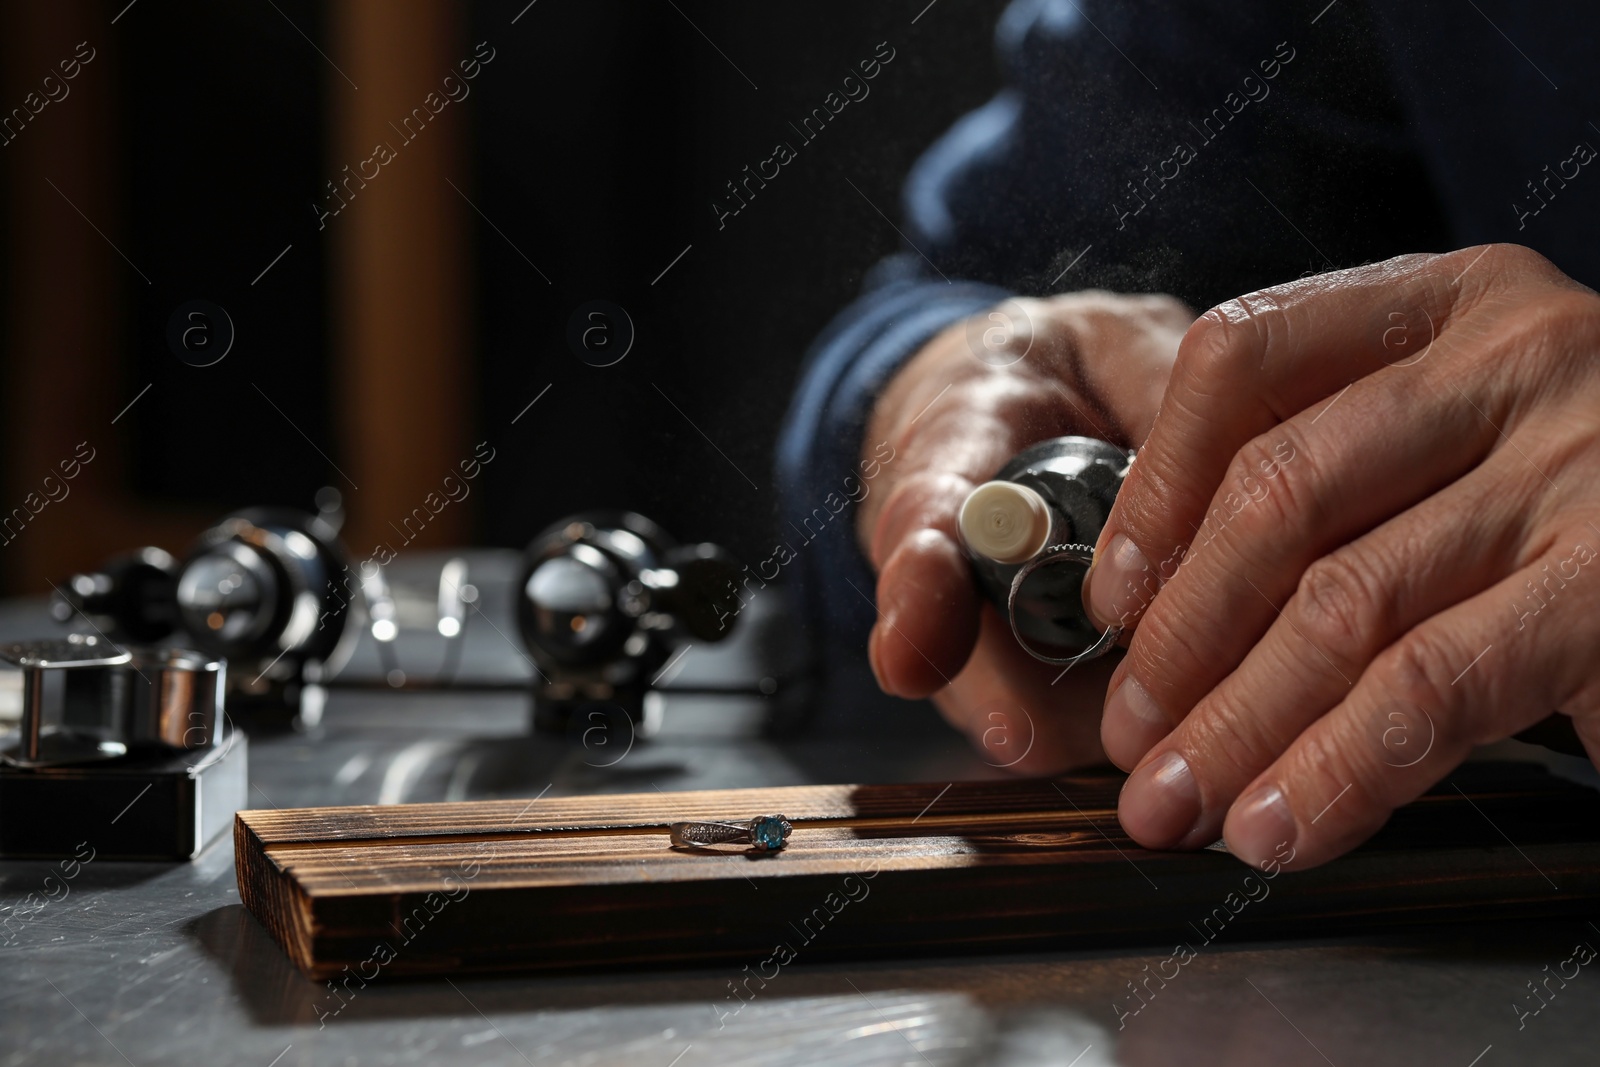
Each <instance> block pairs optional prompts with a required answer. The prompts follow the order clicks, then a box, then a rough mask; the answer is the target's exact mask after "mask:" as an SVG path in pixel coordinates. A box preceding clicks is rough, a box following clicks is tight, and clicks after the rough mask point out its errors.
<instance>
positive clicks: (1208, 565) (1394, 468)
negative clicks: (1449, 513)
mask: <svg viewBox="0 0 1600 1067" xmlns="http://www.w3.org/2000/svg"><path fill="white" fill-rule="evenodd" d="M1422 373H1423V371H1421V370H1394V369H1387V368H1386V369H1384V370H1382V371H1379V372H1378V373H1376V374H1373V375H1369V376H1368V377H1366V378H1363V379H1361V380H1360V381H1358V382H1356V383H1355V384H1354V385H1352V386H1351V387H1350V388H1349V390H1348V391H1347V393H1346V395H1345V396H1344V397H1343V398H1342V399H1341V400H1340V401H1339V402H1338V403H1337V404H1336V405H1335V406H1333V407H1331V408H1327V407H1324V408H1321V409H1313V410H1309V411H1303V412H1301V413H1299V414H1298V415H1296V416H1294V417H1293V418H1291V419H1289V420H1288V421H1287V422H1284V423H1282V424H1280V425H1278V426H1275V427H1274V428H1272V429H1271V430H1269V431H1267V432H1266V433H1265V434H1263V435H1261V436H1259V437H1256V438H1255V439H1253V440H1251V441H1249V442H1247V443H1246V444H1245V445H1244V446H1243V447H1242V448H1241V449H1240V450H1239V452H1238V454H1237V455H1236V456H1234V457H1232V459H1231V461H1230V463H1229V466H1228V469H1227V472H1226V475H1225V476H1224V478H1223V481H1222V485H1221V487H1220V488H1219V489H1217V491H1216V494H1215V495H1214V496H1213V497H1212V499H1211V501H1210V505H1209V507H1208V510H1207V513H1206V515H1205V518H1204V522H1203V525H1202V526H1201V527H1200V529H1199V531H1198V532H1197V533H1196V534H1195V535H1194V537H1193V539H1192V541H1191V542H1190V543H1189V545H1188V546H1187V549H1186V551H1185V554H1184V556H1183V557H1182V559H1181V561H1180V562H1179V563H1177V564H1175V565H1174V566H1173V568H1172V573H1171V576H1170V577H1169V579H1168V580H1167V581H1166V583H1165V584H1164V585H1163V586H1162V587H1161V590H1160V593H1161V595H1160V596H1159V597H1158V598H1155V599H1154V600H1153V602H1152V603H1151V604H1150V606H1149V608H1148V609H1147V610H1146V611H1145V613H1144V617H1143V618H1142V620H1141V621H1140V624H1139V628H1138V630H1137V631H1136V632H1135V633H1134V635H1133V637H1132V639H1131V640H1130V642H1129V646H1128V659H1129V664H1130V666H1129V668H1128V671H1127V674H1126V677H1127V681H1126V683H1124V684H1122V685H1120V686H1119V687H1118V688H1117V689H1116V690H1115V691H1114V692H1113V693H1112V695H1111V697H1110V698H1109V699H1108V700H1107V702H1106V709H1105V725H1104V732H1103V735H1102V736H1103V739H1104V742H1105V745H1106V752H1107V754H1108V755H1109V756H1110V758H1111V759H1112V760H1113V761H1114V762H1116V763H1117V764H1118V765H1119V766H1122V767H1132V766H1133V765H1134V764H1135V763H1137V762H1138V760H1139V759H1140V758H1142V757H1143V755H1144V754H1145V752H1146V751H1147V750H1148V749H1149V747H1150V746H1151V745H1152V744H1154V743H1155V742H1156V741H1157V740H1159V739H1160V738H1161V737H1162V736H1163V735H1164V734H1165V732H1166V730H1168V729H1170V728H1171V726H1172V725H1173V724H1175V723H1177V722H1179V721H1180V720H1182V719H1183V717H1184V716H1185V715H1187V714H1188V713H1189V710H1190V709H1191V708H1192V707H1194V706H1195V704H1196V702H1198V701H1199V700H1200V699H1201V698H1202V697H1203V696H1205V694H1207V693H1208V692H1210V691H1211V690H1212V689H1213V688H1215V687H1216V686H1217V685H1218V683H1220V682H1221V681H1222V680H1223V679H1224V678H1225V677H1227V676H1228V675H1229V674H1230V673H1231V672H1232V671H1233V669H1234V668H1235V667H1236V666H1237V665H1238V664H1239V663H1240V661H1241V660H1243V659H1244V657H1245V654H1246V653H1247V652H1248V651H1249V650H1250V648H1251V646H1253V645H1254V644H1255V643H1256V642H1257V641H1258V640H1259V639H1260V638H1261V636H1262V635H1263V634H1264V633H1266V632H1267V630H1268V627H1269V626H1271V625H1272V624H1273V622H1274V620H1275V618H1276V617H1277V614H1278V609H1277V605H1278V604H1281V603H1283V602H1284V601H1285V600H1287V599H1288V598H1289V597H1290V595H1291V594H1292V593H1293V592H1294V590H1295V587H1296V584H1297V583H1298V582H1300V580H1301V575H1302V574H1303V573H1305V571H1306V569H1307V568H1308V567H1310V566H1312V565H1313V563H1314V561H1316V560H1319V559H1322V558H1323V557H1325V556H1326V555H1327V554H1328V553H1329V552H1330V551H1331V550H1332V549H1334V548H1335V547H1336V546H1338V545H1341V544H1344V543H1346V542H1347V541H1349V540H1351V539H1352V538H1355V537H1357V536H1359V535H1361V534H1362V533H1363V532H1364V531H1366V530H1369V529H1371V528H1372V527H1374V526H1376V525H1378V524H1379V523H1381V522H1383V521H1384V520H1385V519H1387V518H1388V517H1389V516H1391V515H1394V514H1396V513H1399V512H1402V511H1404V510H1405V509H1406V508H1407V507H1409V506H1410V505H1411V504H1412V503H1413V502H1415V501H1417V500H1424V499H1426V498H1427V497H1428V496H1429V495H1430V494H1432V493H1434V492H1436V491H1438V490H1440V489H1442V488H1443V487H1445V486H1448V485H1450V484H1451V483H1452V482H1453V481H1455V479H1457V478H1459V477H1461V476H1462V475H1463V474H1464V473H1466V472H1467V471H1470V470H1471V469H1472V468H1473V467H1474V466H1475V465H1476V464H1478V463H1479V462H1480V460H1482V458H1483V457H1484V456H1486V455H1488V454H1489V453H1490V451H1491V450H1492V449H1493V448H1494V446H1495V445H1497V444H1498V443H1499V440H1500V438H1499V435H1498V433H1497V432H1496V430H1495V428H1494V426H1492V425H1490V424H1489V423H1488V422H1486V421H1485V420H1484V418H1483V417H1482V416H1481V415H1480V414H1479V413H1478V411H1477V410H1475V409H1474V408H1473V406H1471V405H1469V404H1465V403H1462V400H1461V396H1460V394H1459V393H1457V392H1455V391H1454V390H1448V389H1439V388H1415V387H1413V388H1403V387H1402V386H1401V384H1400V383H1398V382H1397V381H1396V380H1395V377H1396V376H1397V375H1407V374H1410V375H1420V374H1422ZM1135 466H1136V467H1137V464H1135ZM1518 478H1519V479H1520V478H1521V472H1520V471H1519V472H1518ZM1443 547H1445V548H1448V546H1443ZM1501 573H1504V572H1503V571H1502V572H1501ZM1478 588H1482V587H1481V586H1480V587H1478ZM1467 592H1468V593H1472V592H1477V589H1471V590H1467ZM1440 606H1441V607H1442V606H1444V605H1440ZM1217 618H1222V619H1227V620H1228V624H1227V625H1226V626H1210V625H1204V623H1203V622H1202V620H1206V619H1217Z"/></svg>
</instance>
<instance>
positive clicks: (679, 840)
mask: <svg viewBox="0 0 1600 1067" xmlns="http://www.w3.org/2000/svg"><path fill="white" fill-rule="evenodd" d="M668 830H669V831H670V833H671V835H672V844H673V845H674V846H687V847H691V848H700V847H704V846H706V845H749V846H750V847H751V848H754V849H756V850H758V851H761V852H776V851H778V850H779V849H780V848H782V847H783V846H784V845H786V844H788V843H789V835H790V834H791V833H792V832H793V831H794V827H793V826H792V825H790V823H789V820H788V819H785V818H784V817H783V816H782V815H757V816H756V817H755V818H753V819H751V820H750V821H749V822H745V823H737V822H675V823H673V824H672V825H671V826H670V827H668Z"/></svg>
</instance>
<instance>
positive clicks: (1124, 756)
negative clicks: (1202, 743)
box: [1100, 675, 1172, 770]
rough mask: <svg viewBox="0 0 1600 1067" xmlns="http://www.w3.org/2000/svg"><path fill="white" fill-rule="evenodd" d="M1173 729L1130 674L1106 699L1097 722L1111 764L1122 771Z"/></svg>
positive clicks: (1159, 708) (1153, 701)
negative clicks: (1099, 719)
mask: <svg viewBox="0 0 1600 1067" xmlns="http://www.w3.org/2000/svg"><path fill="white" fill-rule="evenodd" d="M1171 732H1172V720H1171V718H1169V717H1168V715H1167V713H1166V712H1165V711H1163V710H1162V709H1161V706H1160V705H1159V704H1157V703H1156V702H1155V700H1154V699H1152V698H1151V696H1150V693H1149V692H1148V691H1147V690H1146V689H1145V687H1144V686H1142V685H1140V684H1139V680H1138V679H1137V678H1135V677H1133V676H1132V675H1128V676H1127V677H1126V678H1124V679H1123V681H1122V684H1121V685H1119V686H1117V688H1116V689H1114V690H1112V692H1111V696H1109V697H1108V698H1106V707H1105V712H1104V716H1103V718H1102V719H1101V722H1100V743H1101V745H1102V746H1104V748H1105V750H1106V755H1107V756H1108V757H1109V758H1110V760H1111V762H1112V763H1115V764H1116V765H1117V766H1118V767H1121V768H1123V769H1124V770H1126V769H1128V768H1129V767H1133V766H1135V765H1137V764H1138V762H1139V761H1140V760H1141V759H1143V758H1144V754H1145V753H1146V752H1149V751H1150V750H1151V749H1152V748H1154V747H1155V746H1156V742H1158V741H1160V740H1161V739H1162V738H1163V737H1166V736H1167V735H1168V734H1169V733H1171Z"/></svg>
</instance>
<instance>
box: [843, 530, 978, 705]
mask: <svg viewBox="0 0 1600 1067" xmlns="http://www.w3.org/2000/svg"><path fill="white" fill-rule="evenodd" d="M877 601H878V612H879V616H878V622H877V625H875V626H874V627H873V628H872V636H871V637H870V638H869V642H868V646H867V656H868V659H869V660H870V661H871V663H872V671H873V674H875V675H876V676H877V679H878V686H879V687H880V688H881V689H882V690H883V691H884V692H885V693H889V694H891V695H893V696H900V697H905V698H907V699H917V698H921V697H925V696H928V695H929V694H931V693H935V692H938V691H939V690H940V689H942V688H944V687H945V686H946V685H948V684H950V680H951V679H952V678H954V677H955V676H956V675H957V674H958V673H959V672H960V671H961V667H962V665H963V664H964V663H966V662H967V659H968V657H969V656H970V655H971V653H972V648H973V644H974V643H975V642H976V641H977V638H978V608H979V598H978V592H977V589H976V588H975V587H974V586H973V583H972V575H971V572H970V570H969V568H968V565H967V560H966V556H965V555H964V554H963V553H962V551H961V549H960V547H959V546H957V545H956V543H955V541H954V540H953V539H952V538H951V537H950V536H949V534H948V533H946V532H945V531H943V530H934V529H926V528H924V529H921V530H917V531H914V532H912V533H911V534H909V535H908V536H906V537H905V538H904V539H903V540H902V541H901V542H900V543H899V545H898V546H897V547H896V548H895V550H894V552H893V553H892V554H891V555H890V557H889V560H888V562H887V563H885V564H884V567H883V570H882V572H881V573H880V574H879V576H878V591H877Z"/></svg>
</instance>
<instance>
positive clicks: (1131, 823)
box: [1117, 752, 1200, 848]
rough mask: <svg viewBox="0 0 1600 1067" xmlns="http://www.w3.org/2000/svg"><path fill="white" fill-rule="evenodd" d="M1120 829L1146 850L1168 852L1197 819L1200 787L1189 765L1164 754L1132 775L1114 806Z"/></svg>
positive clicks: (1173, 754)
mask: <svg viewBox="0 0 1600 1067" xmlns="http://www.w3.org/2000/svg"><path fill="white" fill-rule="evenodd" d="M1117 816H1118V818H1120V819H1121V820H1122V828H1123V829H1124V830H1126V831H1128V834H1129V836H1131V837H1132V838H1133V839H1134V840H1135V841H1137V842H1139V843H1140V844H1141V845H1143V846H1145V847H1146V848H1171V847H1172V846H1173V845H1176V844H1177V843H1178V842H1180V841H1182V840H1183V839H1184V838H1185V837H1186V836H1188V833H1189V831H1190V830H1192V829H1194V826H1195V823H1196V822H1198V821H1199V819H1200V786H1199V784H1198V783H1197V782H1196V781H1195V780H1194V775H1193V774H1191V773H1190V771H1189V763H1188V761H1187V760H1185V759H1184V758H1183V757H1182V756H1180V755H1179V754H1178V753H1177V752H1166V753H1163V754H1162V755H1160V756H1158V757H1156V758H1155V759H1153V760H1151V761H1150V762H1149V763H1147V764H1145V765H1144V766H1143V767H1140V768H1139V769H1138V770H1136V771H1134V772H1133V776H1132V777H1130V778H1129V779H1128V782H1127V784H1126V785H1124V786H1123V787H1122V798H1121V799H1120V800H1119V801H1118V802H1117Z"/></svg>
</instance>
